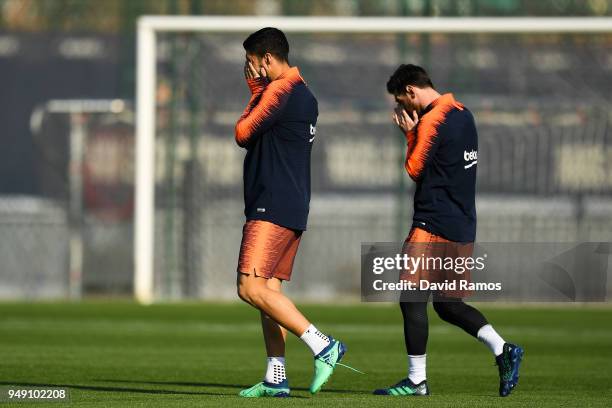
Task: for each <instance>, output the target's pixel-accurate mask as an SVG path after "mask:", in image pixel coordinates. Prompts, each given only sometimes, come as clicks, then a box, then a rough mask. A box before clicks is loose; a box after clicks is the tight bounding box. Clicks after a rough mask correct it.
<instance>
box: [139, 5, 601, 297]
mask: <svg viewBox="0 0 612 408" xmlns="http://www.w3.org/2000/svg"><path fill="white" fill-rule="evenodd" d="M610 21H611V20H609V19H537V18H533V19H488V18H472V19H443V18H438V19H411V18H409V19H395V18H316V17H315V18H251V17H244V18H239V17H144V18H143V19H141V20H140V22H139V34H138V78H137V80H138V100H137V110H138V113H137V147H136V157H137V159H136V160H137V162H136V169H137V170H136V173H137V177H136V204H137V206H136V220H135V239H136V242H135V252H134V256H135V263H136V274H135V291H136V296H137V298H138V299H139V300H141V301H143V302H150V301H153V300H156V299H177V298H183V297H194V298H209V299H210V298H231V297H233V296H235V273H236V264H237V257H238V250H239V245H240V238H241V231H242V229H241V227H242V225H243V223H244V217H243V213H242V211H243V202H242V161H243V158H244V151H243V150H242V149H240V148H239V147H238V146H237V145H236V144H235V142H234V137H233V134H234V124H235V122H236V120H237V118H238V117H239V115H240V114H241V112H242V110H243V109H244V106H245V105H246V103H247V101H248V98H249V93H248V89H247V87H246V85H245V81H244V77H243V72H242V70H243V62H244V50H243V48H242V41H243V40H244V39H245V37H246V36H247V35H248V34H249V33H251V32H253V31H255V30H257V29H259V28H262V27H265V26H275V27H278V28H280V29H282V30H284V31H285V32H286V34H287V36H288V39H289V43H290V62H291V64H292V65H297V66H298V67H299V68H300V70H301V73H302V76H303V77H304V78H305V80H306V82H307V83H308V85H309V87H310V88H311V90H312V91H313V93H314V95H315V96H316V97H317V99H318V102H319V121H318V125H317V140H316V142H315V144H314V148H313V152H312V201H311V211H310V218H309V228H308V231H307V233H306V234H305V235H304V238H303V240H302V243H301V248H300V251H299V252H298V256H297V259H296V263H295V266H294V268H295V269H294V278H293V280H292V283H291V285H288V290H289V292H290V293H293V294H294V295H296V296H298V297H301V298H308V299H322V300H324V299H331V298H333V299H339V298H342V297H350V296H355V295H357V294H358V293H359V286H360V276H359V262H360V243H361V242H371V241H398V240H400V239H403V238H404V237H405V236H406V235H407V233H408V229H409V226H410V223H411V215H412V202H411V193H412V192H413V188H414V186H413V184H412V182H410V181H409V179H408V177H407V175H406V174H405V172H404V170H403V159H404V154H405V142H404V140H403V137H402V136H401V134H400V133H399V132H398V131H397V129H396V128H395V126H394V125H393V124H392V123H391V119H390V116H391V115H390V112H391V109H392V108H393V105H394V103H393V100H392V98H391V97H390V96H389V95H387V93H386V87H385V85H386V81H387V79H388V78H389V76H390V75H391V74H392V72H393V71H394V70H395V68H396V67H397V66H398V65H399V64H401V63H414V64H418V65H422V66H424V67H425V68H426V69H427V70H428V71H429V73H430V75H431V77H432V78H433V81H434V85H435V86H436V88H437V89H438V90H439V91H440V92H442V93H444V92H453V93H454V94H455V96H456V98H457V99H458V100H460V101H461V102H463V103H464V104H465V105H466V106H467V107H468V108H469V109H470V110H472V112H473V113H474V116H475V118H476V123H477V126H478V131H479V152H478V159H479V160H478V166H479V169H478V198H477V199H478V201H477V202H478V210H479V219H478V235H477V239H478V240H479V241H481V242H492V241H496V242H503V241H522V242H533V241H579V240H583V241H588V240H591V241H597V240H601V241H609V240H611V239H612V217H610V215H612V164H610V163H612V132H611V130H610V129H611V128H610V123H611V119H612V109H611V106H610V104H609V93H610V90H611V89H612V80H611V78H612V33H611V32H612V23H611V22H610Z"/></svg>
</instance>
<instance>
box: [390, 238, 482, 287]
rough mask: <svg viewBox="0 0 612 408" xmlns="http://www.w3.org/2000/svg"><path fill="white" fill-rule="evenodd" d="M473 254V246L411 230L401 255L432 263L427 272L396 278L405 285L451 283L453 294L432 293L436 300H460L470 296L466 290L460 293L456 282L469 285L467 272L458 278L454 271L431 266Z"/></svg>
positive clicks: (468, 270)
mask: <svg viewBox="0 0 612 408" xmlns="http://www.w3.org/2000/svg"><path fill="white" fill-rule="evenodd" d="M473 251H474V243H472V242H470V243H462V242H453V241H449V240H447V239H445V238H442V237H441V236H438V235H435V234H432V233H431V232H428V231H425V230H424V229H421V228H418V227H413V228H412V230H410V234H409V235H408V238H406V241H404V246H403V249H402V253H404V254H407V255H409V256H410V257H413V258H430V259H431V260H432V262H431V264H430V265H431V266H430V267H429V268H423V267H421V268H419V269H417V270H416V271H414V273H411V272H413V271H410V272H407V271H404V272H402V273H401V275H400V279H402V280H406V281H409V282H414V283H415V284H416V285H420V282H419V281H421V280H426V281H429V282H430V283H444V282H448V283H450V282H455V285H456V289H455V290H444V289H442V290H436V291H435V292H436V293H437V294H438V295H440V296H445V297H452V298H463V297H466V296H469V295H470V294H471V291H470V290H467V289H460V285H459V281H467V282H470V269H467V268H465V269H464V270H462V272H461V273H460V274H459V273H457V272H456V271H455V270H452V269H451V270H448V269H444V268H442V267H441V265H440V264H439V263H438V264H436V262H434V259H442V260H444V261H447V260H449V259H452V260H453V261H456V260H457V258H467V257H471V256H472V253H473Z"/></svg>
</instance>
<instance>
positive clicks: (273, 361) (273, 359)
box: [268, 357, 285, 365]
mask: <svg viewBox="0 0 612 408" xmlns="http://www.w3.org/2000/svg"><path fill="white" fill-rule="evenodd" d="M268 364H281V365H285V357H268Z"/></svg>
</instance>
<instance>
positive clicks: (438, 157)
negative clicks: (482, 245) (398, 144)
mask: <svg viewBox="0 0 612 408" xmlns="http://www.w3.org/2000/svg"><path fill="white" fill-rule="evenodd" d="M406 141H407V142H408V149H407V152H406V163H405V166H406V171H407V172H408V174H409V175H410V178H412V179H413V180H414V181H415V182H416V184H417V186H416V191H415V193H414V216H413V224H412V226H413V227H419V228H422V229H424V230H426V231H429V232H431V233H432V234H435V235H439V236H441V237H443V238H446V239H448V240H450V241H455V242H473V241H474V240H475V238H476V204H475V196H476V164H477V160H478V134H477V132H476V125H475V123H474V117H473V116H472V113H471V112H470V111H469V110H468V109H467V108H465V107H464V106H463V105H462V104H461V103H459V102H457V101H456V100H455V98H454V97H453V95H452V94H450V93H448V94H444V95H441V96H440V97H438V98H437V99H436V100H435V101H433V102H432V103H431V104H430V105H428V106H427V108H425V110H424V111H423V112H422V113H421V118H420V119H419V123H418V124H417V126H416V128H415V129H413V130H411V131H410V132H408V133H407V134H406Z"/></svg>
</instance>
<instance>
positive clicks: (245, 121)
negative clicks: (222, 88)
mask: <svg viewBox="0 0 612 408" xmlns="http://www.w3.org/2000/svg"><path fill="white" fill-rule="evenodd" d="M247 83H248V85H249V88H250V89H251V92H252V96H251V100H250V101H249V103H248V105H247V107H246V109H245V110H244V112H243V113H242V115H241V116H240V119H238V122H237V123H236V128H235V136H236V143H238V145H239V146H241V147H246V146H247V145H248V144H249V143H250V142H251V141H253V140H254V139H255V138H256V137H257V136H259V135H260V134H262V133H263V132H265V131H266V130H267V129H268V128H270V126H271V125H272V124H273V123H274V120H275V119H276V118H277V117H278V114H279V113H280V112H282V109H283V108H284V106H285V103H286V102H287V99H288V96H289V90H290V89H289V86H288V84H286V83H285V81H282V80H277V81H273V82H270V83H269V84H268V85H267V86H266V85H265V83H264V82H263V81H262V80H260V79H249V80H247Z"/></svg>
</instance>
